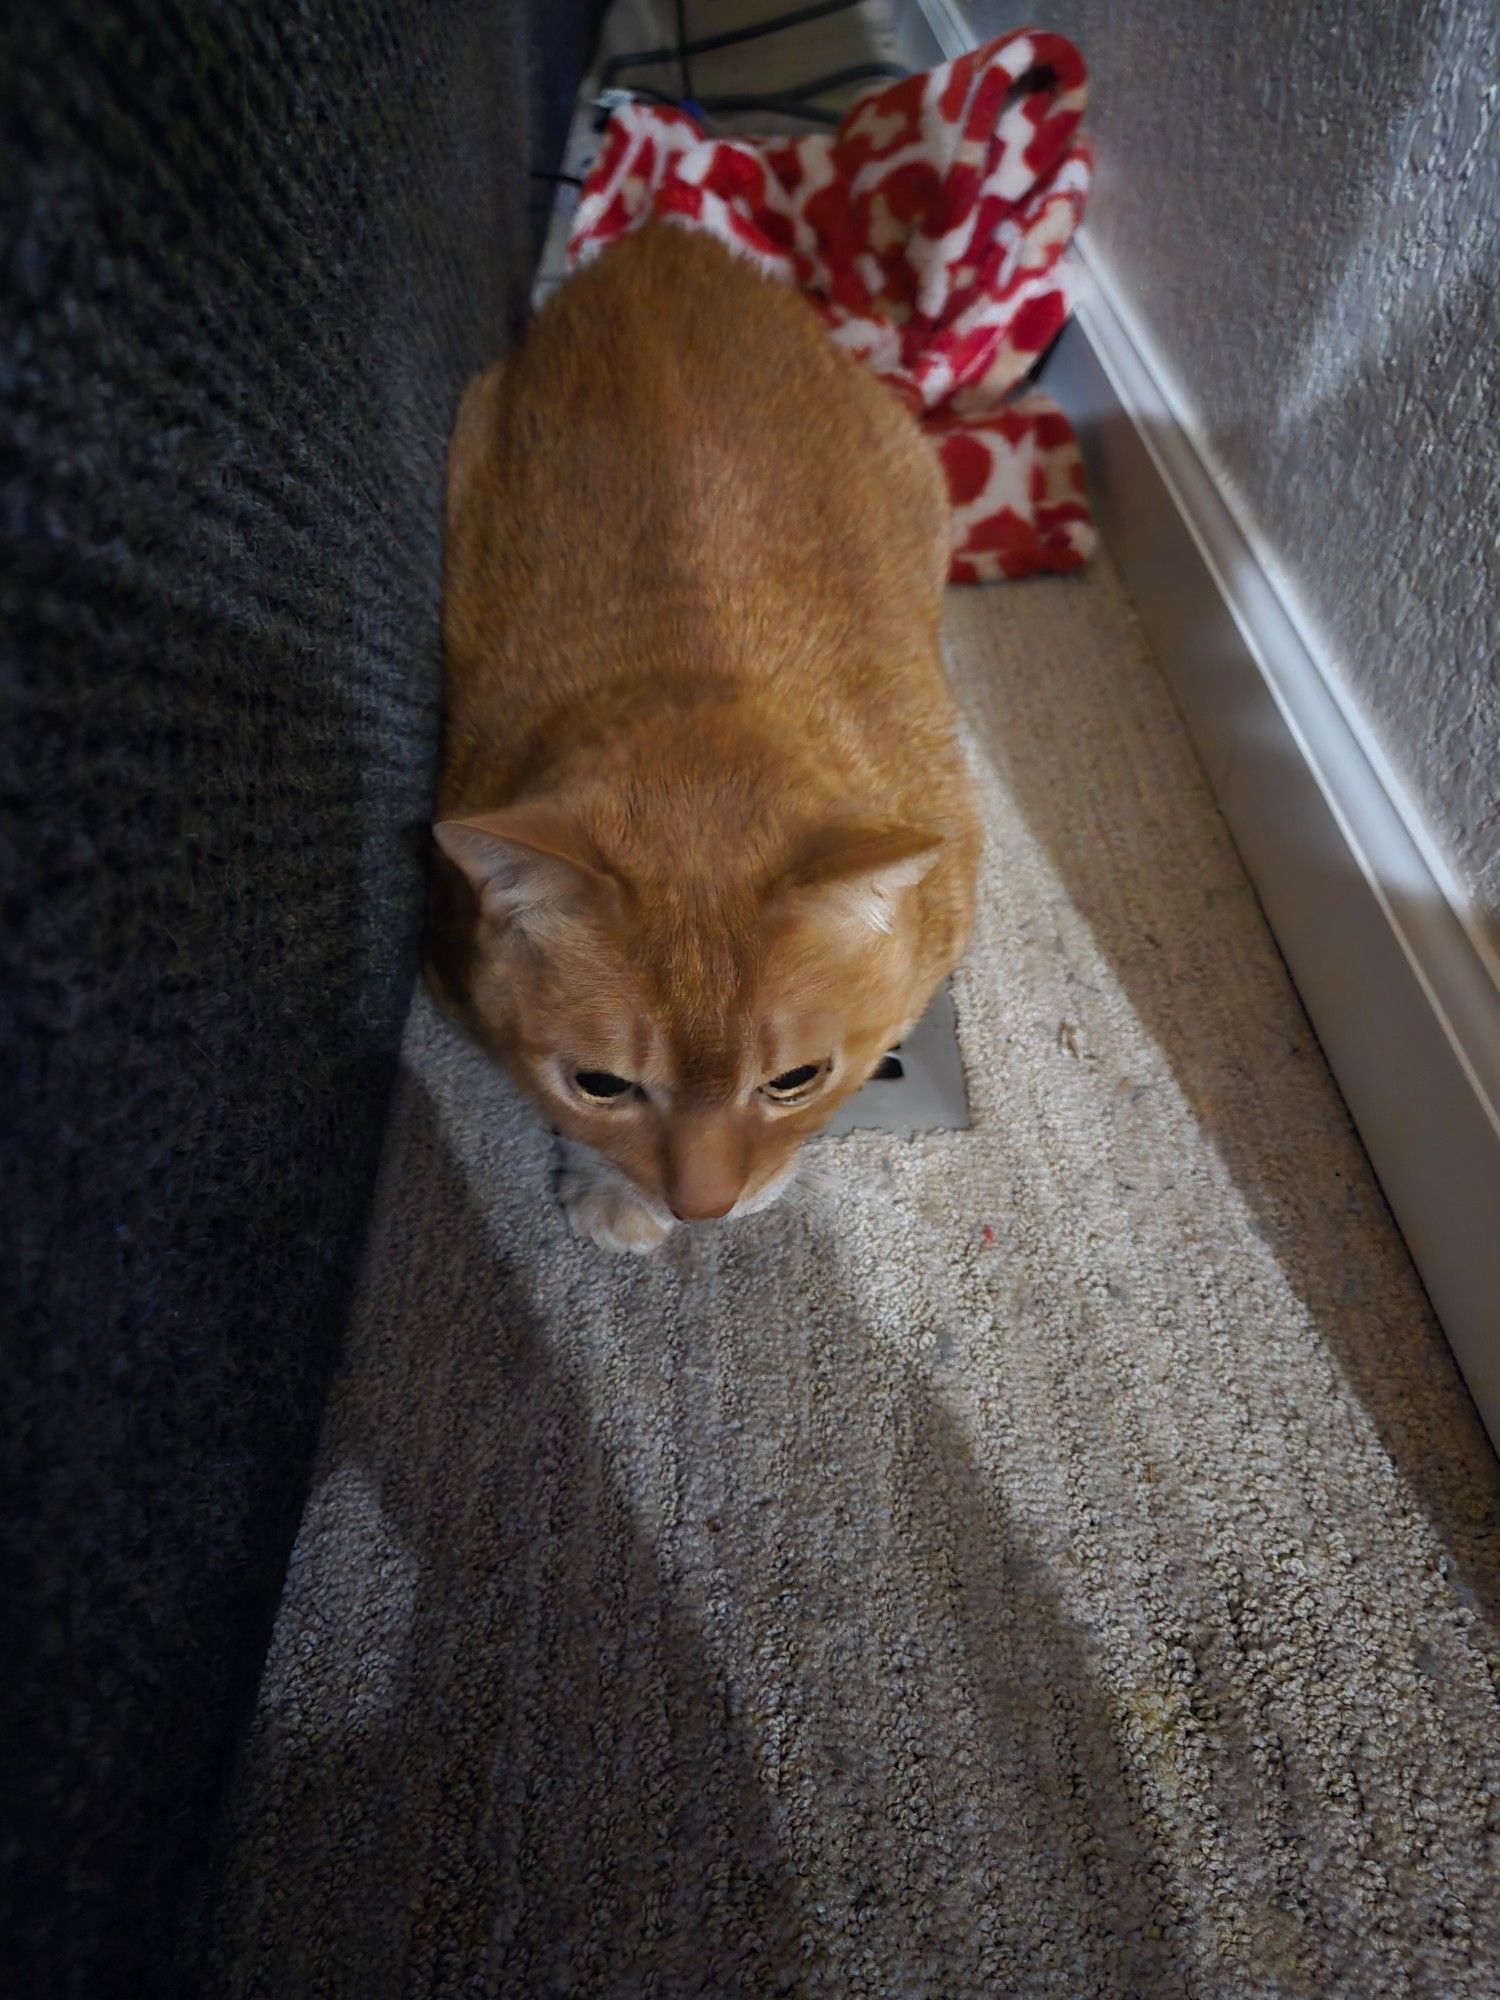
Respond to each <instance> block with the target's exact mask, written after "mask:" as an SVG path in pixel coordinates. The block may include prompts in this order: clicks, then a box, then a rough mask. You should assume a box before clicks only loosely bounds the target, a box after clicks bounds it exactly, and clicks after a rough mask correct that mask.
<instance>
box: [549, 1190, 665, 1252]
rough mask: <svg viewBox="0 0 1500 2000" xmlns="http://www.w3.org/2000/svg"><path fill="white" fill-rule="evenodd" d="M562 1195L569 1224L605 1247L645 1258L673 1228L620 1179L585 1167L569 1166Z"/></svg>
mask: <svg viewBox="0 0 1500 2000" xmlns="http://www.w3.org/2000/svg"><path fill="white" fill-rule="evenodd" d="M557 1193H558V1198H559V1200H560V1201H561V1202H562V1205H563V1213H564V1214H565V1215H566V1216H567V1218H568V1227H569V1229H571V1230H572V1232H573V1234H574V1235H575V1236H577V1237H580V1238H581V1239H582V1240H583V1241H584V1242H586V1243H597V1244H598V1246H599V1248H600V1249H601V1250H617V1251H627V1252H630V1253H631V1254H633V1255H635V1256H637V1257H643V1256H645V1255H646V1253H647V1252H648V1251H650V1250H655V1249H657V1248H659V1247H660V1245H661V1244H662V1243H663V1242H664V1241H665V1239H666V1236H667V1232H668V1231H669V1230H670V1229H671V1227H672V1225H671V1223H670V1222H665V1221H663V1220H662V1218H661V1217H660V1216H659V1215H657V1214H656V1212H655V1211H654V1210H653V1209H649V1208H647V1206H646V1204H645V1203H644V1202H643V1201H641V1200H640V1198H639V1197H638V1196H636V1195H634V1194H632V1193H631V1191H630V1189H629V1188H627V1187H621V1186H620V1185H619V1183H618V1182H616V1181H606V1180H600V1179H599V1178H598V1177H597V1176H595V1175H594V1174H591V1173H589V1172H588V1171H587V1169H584V1170H583V1171H579V1170H577V1169H571V1168H570V1169H568V1170H567V1171H565V1172H564V1173H563V1174H562V1175H561V1176H560V1178H559V1180H558V1184H557Z"/></svg>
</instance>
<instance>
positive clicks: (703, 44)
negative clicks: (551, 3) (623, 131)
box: [601, 0, 861, 98]
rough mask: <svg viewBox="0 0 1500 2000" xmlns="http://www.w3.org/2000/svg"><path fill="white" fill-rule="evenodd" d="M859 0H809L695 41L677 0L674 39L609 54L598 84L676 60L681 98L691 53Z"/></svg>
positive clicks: (753, 38)
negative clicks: (658, 45) (689, 35)
mask: <svg viewBox="0 0 1500 2000" xmlns="http://www.w3.org/2000/svg"><path fill="white" fill-rule="evenodd" d="M860 4H861V0H812V4H811V5H809V6H806V7H793V8H792V9H791V10H790V11H789V12H788V13H785V14H773V15H772V16H771V18H770V19H769V20H768V21H757V22H755V23H754V24H753V25H752V26H750V27H748V28H730V29H727V30H726V31H725V32H724V33H723V34H719V35H701V36H700V37H699V38H698V40H697V41H695V42H690V41H688V40H687V39H686V33H685V23H684V13H685V8H684V4H683V0H677V42H676V45H675V46H673V45H671V44H668V45H666V46H664V47H662V48H656V49H630V50H627V51H625V52H624V53H623V54H621V55H617V56H611V57H610V59H609V61H608V62H607V63H606V64H605V65H604V71H603V75H602V77H601V83H602V85H603V87H604V88H605V89H608V88H609V86H610V85H611V84H612V83H613V82H614V80H615V78H616V77H617V76H619V75H620V74H621V73H622V71H624V70H627V69H653V68H655V67H657V66H658V65H659V64H661V63H669V62H675V63H676V64H677V66H678V70H679V72H680V74H681V76H682V79H683V91H682V94H683V96H684V97H689V98H690V97H691V96H692V92H691V90H690V89H689V88H688V83H687V78H688V71H687V60H688V58H690V57H692V56H706V55H712V53H713V52H714V50H716V49H732V48H737V47H738V46H739V45H740V43H741V42H758V41H759V40H760V39H761V37H762V36H763V35H779V34H780V33H781V31H782V30H783V29H784V28H800V27H801V26H802V24H803V23H804V22H805V21H821V20H823V19H824V18H825V17H826V16H827V15H829V14H842V13H845V12H846V11H847V10H848V9H849V8H850V7H858V6H859V5H860Z"/></svg>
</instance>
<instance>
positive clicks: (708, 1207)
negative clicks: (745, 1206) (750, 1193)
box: [670, 1191, 739, 1222]
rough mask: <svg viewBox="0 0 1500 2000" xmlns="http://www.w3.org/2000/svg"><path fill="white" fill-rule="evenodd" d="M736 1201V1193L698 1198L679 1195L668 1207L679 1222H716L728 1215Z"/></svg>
mask: <svg viewBox="0 0 1500 2000" xmlns="http://www.w3.org/2000/svg"><path fill="white" fill-rule="evenodd" d="M738 1200H739V1194H738V1191H736V1192H735V1193H734V1194H724V1193H723V1192H720V1193H718V1194H713V1195H699V1196H693V1195H690V1194H679V1195H676V1196H675V1197H674V1198H673V1200H672V1202H671V1204H670V1206H671V1210H672V1213H673V1214H674V1215H675V1216H676V1217H677V1220H678V1221H679V1222H717V1221H718V1220H719V1219H720V1217H721V1216H725V1215H728V1213H729V1211H730V1209H732V1208H733V1207H734V1205H735V1203H736V1202H737V1201H738Z"/></svg>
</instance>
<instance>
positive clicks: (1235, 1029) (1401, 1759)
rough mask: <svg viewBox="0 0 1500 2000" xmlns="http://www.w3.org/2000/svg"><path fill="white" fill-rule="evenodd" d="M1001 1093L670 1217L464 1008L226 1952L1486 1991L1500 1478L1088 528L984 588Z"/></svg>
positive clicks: (262, 1985) (357, 1395) (220, 1981)
mask: <svg viewBox="0 0 1500 2000" xmlns="http://www.w3.org/2000/svg"><path fill="white" fill-rule="evenodd" d="M950 618H951V623H950V645H951V651H952V656H953V659H954V662H955V671H956V678H957V681H958V685H959V693H960V697H961V702H962V708H963V712H964V716H965V722H966V729H967V731H968V735H969V739H970V743H971V748H972V753H973V757H974V762H975V766H976V769H977V771H978V773H979V778H980V783H981V786H982V790H983V798H984V806H985V814H986V820H987V825H988V830H989V849H988V857H987V868H986V885H985V893H984V898H983V908H982V912H981V915H980V918H979V924H978V929H977V933H976V936H975V940H974V944H973V949H972V951H971V953H970V955H969V958H968V961H967V964H966V966H965V968H964V970H963V972H962V973H961V975H960V977H959V980H958V982H957V988H956V992H957V1000H958V1008H959V1021H960V1035H961V1039H962V1043H963V1047H964V1051H965V1057H966V1062H967V1065H968V1073H969V1085H970V1093H971V1098H972V1103H973V1110H974V1116H975V1121H976V1122H975V1128H974V1130H973V1131H971V1132H969V1133H963V1134H950V1135H935V1136H931V1137H929V1138H926V1139H922V1140H915V1141H910V1142H901V1141H892V1140H889V1139H886V1138H882V1137H877V1136H868V1135H867V1136H859V1137H855V1138H852V1139H849V1140H844V1141H840V1142H837V1143H836V1144H830V1145H829V1146H828V1147H827V1148H825V1149H824V1161H823V1163H824V1164H826V1165H828V1166H830V1167H832V1168H833V1169H834V1170H835V1172H836V1174H837V1176H838V1179H837V1183H836V1185H835V1186H834V1187H833V1188H832V1189H831V1190H829V1191H826V1192H824V1193H822V1194H820V1195H818V1196H816V1198H810V1199H809V1200H808V1201H807V1202H806V1203H804V1204H802V1205H800V1206H798V1207H795V1208H792V1207H784V1208H782V1209H781V1210H779V1211H773V1212H771V1213H770V1214H768V1215H766V1216H764V1217H762V1218H759V1219H757V1220H754V1221H752V1222H749V1223H746V1224H743V1225H740V1226H738V1227H728V1228H714V1229H710V1230H705V1231H703V1232H701V1233H691V1234H686V1233H685V1234H682V1235H680V1236H679V1237H677V1238H676V1239H675V1240H673V1241H672V1242H671V1243H670V1244H669V1246H668V1248H667V1251H666V1252H665V1254H664V1255H662V1256H661V1257H660V1258H659V1259H658V1260H657V1261H655V1262H646V1263H634V1262H623V1263H622V1262H616V1261H612V1260H610V1259H608V1258H606V1257H604V1256H602V1255H601V1254H599V1253H597V1252H594V1251H592V1250H585V1249H582V1248H580V1247H579V1246H577V1245H575V1244H574V1243H573V1242H571V1241H570V1240H569V1239H568V1238H567V1236H566V1234H565V1231H564V1228H563V1224H562V1220H561V1217H560V1215H559V1214H558V1211H557V1209H556V1208H555V1206H554V1205H553V1204H552V1203H551V1202H550V1200H549V1199H548V1196H547V1165H548V1146H547V1142H546V1139H545V1138H544V1136H543V1134H542V1133H541V1132H540V1131H539V1130H538V1128H537V1127H536V1125H535V1124H534V1123H533V1122H532V1119H531V1117H530V1115H529V1114H528V1113H526V1112H525V1111H524V1110H522V1109H521V1108H519V1107H518V1105H517V1104H516V1103H515V1101H514V1100H513V1098H512V1096H511V1094H510V1092H509V1090H508V1089H507V1087H506V1086H505V1084H504V1083H503V1082H501V1081H500V1080H499V1079H498V1077H496V1076H495V1075H493V1074H491V1073H490V1072H489V1071H488V1070H487V1068H486V1066H485V1064H484V1062H483V1061H482V1060H481V1059H480V1058H479V1057H478V1056H477V1055H476V1054H474V1053H473V1052H472V1051H470V1050H468V1049H467V1048H465V1047H463V1046H461V1045H460V1044H459V1043H458V1042H456V1041H455V1040H454V1039H453V1038H452V1037H451V1035H450V1033H449V1031H448V1030H447V1029H446V1028H444V1027H442V1026H441V1025H439V1024H438V1023H436V1022H435V1020H434V1019H433V1017H432V1016H431V1014H430V1012H429V1011H428V1009H427V1008H426V1007H425V1005H423V1006H419V1007H418V1009H417V1011H416V1013H415V1015H414V1017H413V1020H412V1023H411V1025H410V1028H409V1032H408V1039H407V1046H406V1059H405V1060H406V1073H405V1079H404V1082H403V1085H402V1088H401V1092H400V1097H399V1103H398V1108H397V1112H396V1117H395V1122H394V1125H393V1127H392V1130H391V1133H390V1139H389V1144H388V1148H387V1152H386V1157H385V1165H384V1170H383V1180H382V1189H381V1194H380V1197H379V1203H378V1210H377V1219H376V1225H375V1230H374V1236H373V1241H372V1244H371V1248H370V1252H369V1257H368V1264H367V1269H366V1273H365V1277H364V1282H363V1290H362V1299H361V1304H360V1307H359V1311H358V1315H357V1323H356V1327H355V1330H354V1333H353V1337H352V1339H351V1342H350V1347H349V1354H348V1361H347V1367H346V1371H345V1373H344V1375H343V1377H342V1380H341V1382H340V1384H339V1385H338V1388H337V1390H336V1393H335V1396H334V1400H333V1403H332V1406H331V1414H330V1417H329V1420H328V1423H327V1427H326V1430H325V1433H324V1438H323V1442H322V1447H321V1455H320V1466H319V1472H318V1476H317V1480H316V1484H315V1491H314V1497H313V1499H312V1502H311V1504H310V1506H309V1509H308V1511H307V1515H306V1517H305V1520H304V1522H303V1526H302V1531H301V1538H300V1541H299V1543H298V1546H297V1550H296V1554H295V1557H294V1560H293V1564H292V1568H291V1573H290V1576H289V1578H288V1583H287V1590H286V1596H285V1599H284V1602H283V1606H282V1610H281V1614H280V1622H279V1625H278V1629H277V1633H276V1637H275V1641H274V1645H273V1649H272V1653H271V1658H270V1663H269V1666H268V1670H267V1673H266V1677H265V1682H264V1686H263V1688H262V1692H261V1698H260V1705H259V1711H258V1715H257V1718H256V1721H255V1724H254V1727H253V1730H252V1732H251V1735H250V1738H249V1740H248V1744H247V1748H246V1753H245V1757H244V1761H243V1766H242V1769H241V1773H240V1781H239V1787H238V1792H237V1796H236V1802H235V1808H234V1822H233V1833H234V1852H233V1862H232V1866H231V1869H230V1873H229V1878H228V1881H227V1884H226V1889H225V1894H224V1898H223V1901H222V1903H221V1906H220V1910H219V1921H218V1926H217V1932H218V1948H219V1963H218V1968H217V1973H216V1977H215V1979H214V1980H213V1982H212V1984H211V1988H210V1990H211V1992H212V1993H213V1994H214V1995H216V1996H218V2000H249V1997H250V1996H273V1995H274V1996H276V2000H310V1996H314V1995H316V1996H335V1995H337V1996H350V2000H353V1996H356V1995H357V1996H359V2000H421V1997H422V1996H450V1995H452V1996H457V1995H460V1994H462V1995H466V1996H468V1995H494V1996H502V1995H503V1996H507V2000H509V1996H522V1995H533V1994H536V1995H544V1994H569V1995H618V1996H637V1995H641V1996H645V1995H662V1996H676V1995H681V1996H698V1995H703V1996H709V1995H716V1994H728V1993H740V1992H751V1991H753V1992H757V1993H760V1992H777V1993H787V1994H800V1993H827V1994H836V1995H840V1996H852V1995H868V1996H871V2000H875V1996H879V2000H889V1996H891V1995H895V1994H902V1995H921V1996H931V2000H955V1997H956V1996H962V2000H968V1996H979V1995H996V1994H999V1995H1023V1996H1029V1995H1033V1994H1042V1993H1047V1994H1058V1995H1096V1994H1097V1995H1110V1996H1128V1995H1136V1996H1141V1997H1142V2000H1168V1997H1169V1996H1176V1995H1188V1994H1192V1995H1216V1996H1223V2000H1230V1996H1234V2000H1243V1997H1244V1996H1248V1995H1254V1996H1268V1997H1269V1996H1278V2000H1280V1996H1353V1995H1359V1996H1366V1995H1369V1996H1373V1995H1377V1994H1378V1995H1381V1996H1393V1995H1405V1994H1420V1995H1426V1996H1433V2000H1438V1996H1443V2000H1449V1996H1453V1997H1454V2000H1456V1997H1457V1996H1467V1995H1473V1996H1479V1995H1492V1994H1493V1993H1494V1992H1495V1991H1497V1990H1500V1930H1497V1925H1500V1915H1497V1904H1500V1898H1497V1895H1496V1888H1497V1879H1500V1878H1497V1872H1496V1863H1497V1854H1496V1845H1495V1843H1496V1788H1497V1771H1496V1760H1497V1750H1500V1707H1497V1698H1496V1680H1495V1670H1496V1666H1497V1645H1496V1628H1495V1623H1494V1619H1495V1614H1496V1610H1497V1605H1500V1476H1497V1468H1496V1464H1495V1461H1494V1459H1493V1457H1492V1455H1491V1453H1490V1450H1489V1448H1488V1445H1487V1444H1486V1442H1485V1440H1484V1438H1483V1436H1482V1433H1481V1432H1480V1430H1479V1428H1478V1425H1477V1422H1476V1419H1475V1417H1474V1414H1473V1411H1472V1408H1471V1406H1470V1404H1469V1402H1468V1400H1467V1398H1466V1396H1465V1393H1464V1391H1463V1389H1462V1387H1461V1385H1460V1383H1459V1381H1458V1378H1457V1376H1456V1374H1455V1371H1454V1368H1453V1365H1452V1362H1451V1360H1450V1358H1449V1356H1448V1353H1447V1351H1446V1348H1445V1347H1444V1345H1443V1342H1442V1340H1441V1337H1440V1335H1439V1333H1438V1331H1437V1329H1436V1327H1435V1325H1434V1323H1433V1321H1432V1319H1431V1317H1430V1314H1429V1311H1428V1308H1427V1306H1426V1304H1425V1301H1424V1299H1423V1296H1422V1293H1421V1291H1420V1289H1419V1287H1418V1285H1417V1283H1416V1280H1415V1278H1414V1276H1413V1274H1412V1271H1411V1268H1410V1265H1409V1263H1408V1261H1407V1259H1406V1256H1405V1254H1404V1252H1403V1249H1402V1246H1401V1243H1400V1241H1399V1239H1398V1238H1397V1235H1396V1233H1395V1230H1394V1228H1393V1226H1392V1223H1391V1221H1390V1218H1389V1216H1388V1214H1387V1213H1386V1210H1385V1208H1384V1206H1383V1205H1382V1202H1381V1199H1380V1196H1379V1193H1378V1191H1377V1189H1376V1187H1375V1185H1374V1183H1373V1181H1372V1179H1371V1176H1370V1172H1369V1169H1368V1167H1367V1165H1366V1162H1365V1160H1364V1158H1363V1156H1362V1154H1361V1151H1360V1148H1359V1146H1358V1143H1357V1140H1356V1138H1355V1136H1354V1134H1353V1132H1352V1131H1351V1128H1350V1126H1349V1124H1348V1121H1347V1118H1346V1115H1345V1112H1344V1110H1343V1107H1342V1104H1341V1102H1340V1100H1339V1099H1338V1097H1337V1095H1336V1094H1335V1091H1334V1088H1333V1086H1332V1084H1331V1082H1330V1079H1329V1077H1328V1074H1327V1072H1326V1070H1325V1068H1324V1065H1323V1063H1322V1060H1321V1058H1320V1054H1319V1051H1318V1049H1317V1047H1316V1045H1315V1044H1314V1043H1313V1041H1312V1040H1311V1037H1310V1035H1309V1031H1308V1027H1307V1023H1306V1021H1305V1019H1304V1018H1303V1015H1302V1013H1301V1011H1300V1009H1299V1007H1298V1005H1297V1002H1296V999H1295V997H1294V995H1293V993H1292V991H1291V989H1290V987H1289V985H1288V983H1287V979H1286V976H1285V973H1284V971H1283V969H1282V966H1281V964H1280V962H1279V960H1278V959H1277V956H1276V953H1275V950H1274V947H1273V945H1272V943H1271V941H1270V938H1269V936H1268V934H1267V932H1266V930H1265V928H1264V925H1263V922H1262V919H1261V917H1260V914H1259V911H1258V908H1257V905H1256V903H1255V901H1254V898H1253V896H1252V894H1251V892H1250V890H1249V888H1248V886H1247V884H1246V881H1245V878H1244V876H1243V874H1242V873H1241V870H1240V868H1239V866H1238V864H1237V861H1236V859H1235V856H1234V854H1233V852H1232V850H1231V848H1230V846H1229V843H1228V841H1227V839H1226V837H1225V834H1224V832H1223V830H1222V828H1221V826H1220V823H1219V821H1218V819H1217V817H1216V814H1215V812H1214V809H1213V806H1212V804H1211V802H1210V800H1209V798H1208V796H1207V794H1206V792H1205V789H1204V786H1203V784H1202V781H1201V779H1200V777H1199V774H1198V771H1197V768H1196V765H1195V763H1194V762H1193V759H1192V757H1191V754H1190V752H1189V750H1188V748H1187V746H1186V744H1185V741H1184V739H1183V737H1182V735H1181V733H1180V729H1179V726H1178V723H1177V721H1176V719H1175V715H1174V713H1173V711H1172V709H1171V706H1170V703H1169V700H1168V697H1167V695H1166V694H1165V692H1164V689H1163V687H1162V685H1161V683H1160V682H1159V680H1158V679H1157V677H1156V674H1155V670H1154V668H1153V666H1152V664H1151V662H1150V660H1149V658H1148V656H1147V655H1146V654H1145V653H1144V651H1143V650H1142V646H1141V643H1140V641H1139V639H1138V637H1137V636H1136V632H1135V628H1134V626H1133V625H1132V623H1131V621H1130V618H1129V614H1128V612H1127V610H1126V608H1125V606H1124V603H1123V600H1122V598H1121V596H1120V593H1119V589H1118V586H1117V584H1116V582H1115V580H1114V578H1113V576H1112V574H1111V572H1110V571H1109V569H1108V567H1107V566H1106V565H1105V564H1104V563H1102V562H1101V563H1100V564H1099V566H1098V567H1096V568H1094V569H1093V570H1091V571H1090V572H1088V573H1086V574H1085V575H1083V576H1080V577H1077V578H1072V579H1068V580H1066V581H1061V580H1049V581H1045V582H1043V581H1038V582H1030V583H1023V584H1008V585H1006V586H1005V587H1004V588H1003V589H999V590H995V591H991V592H978V593H968V594H955V595H954V597H953V599H952V601H951V611H950Z"/></svg>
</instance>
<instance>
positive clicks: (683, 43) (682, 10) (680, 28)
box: [677, 0, 693, 102]
mask: <svg viewBox="0 0 1500 2000" xmlns="http://www.w3.org/2000/svg"><path fill="white" fill-rule="evenodd" d="M688 54H689V50H688V38H687V0H677V72H678V75H679V76H680V77H681V78H682V94H683V96H684V97H685V98H687V99H688V101H689V102H691V101H692V95H693V76H692V71H691V70H690V69H689V68H688Z"/></svg>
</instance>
